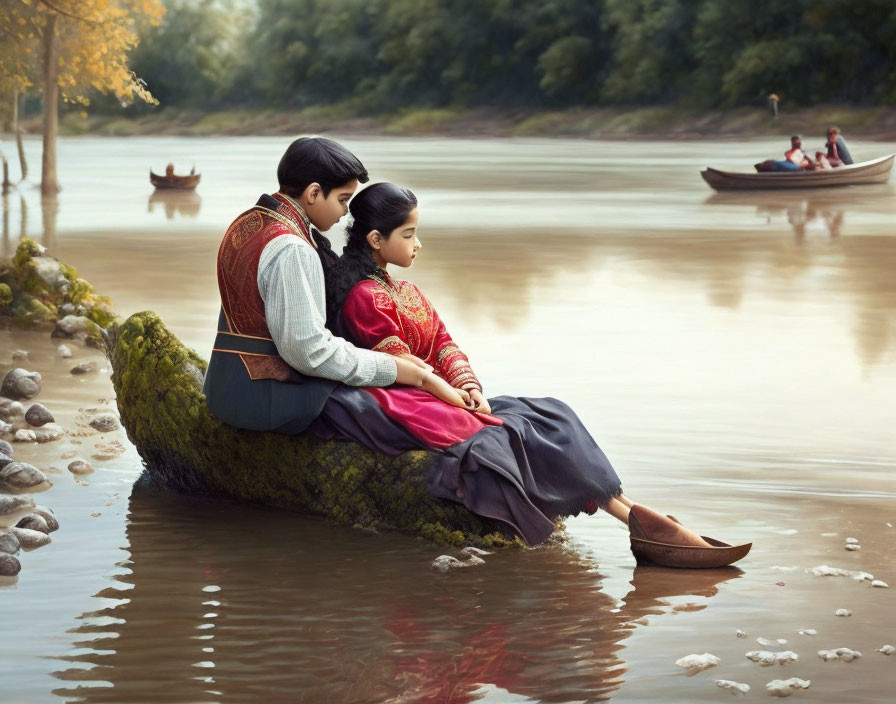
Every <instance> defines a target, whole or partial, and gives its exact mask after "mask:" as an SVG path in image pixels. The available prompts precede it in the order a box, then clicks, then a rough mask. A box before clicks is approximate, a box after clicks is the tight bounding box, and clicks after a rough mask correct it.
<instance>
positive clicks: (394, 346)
mask: <svg viewBox="0 0 896 704" xmlns="http://www.w3.org/2000/svg"><path fill="white" fill-rule="evenodd" d="M373 350H374V351H375V352H385V353H386V354H393V355H396V356H397V355H400V354H410V352H411V350H410V348H409V347H408V346H407V345H406V344H405V342H404V340H402V339H401V338H400V337H398V336H397V335H390V336H389V337H387V338H386V339H385V340H381V341H380V342H378V343H377V344H376V345H375V346H374V348H373Z"/></svg>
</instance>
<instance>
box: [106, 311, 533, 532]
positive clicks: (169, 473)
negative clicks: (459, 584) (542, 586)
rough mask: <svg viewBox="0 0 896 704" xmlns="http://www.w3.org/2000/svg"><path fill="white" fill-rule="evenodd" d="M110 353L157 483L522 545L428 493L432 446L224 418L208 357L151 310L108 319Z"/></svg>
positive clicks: (130, 425) (370, 524)
mask: <svg viewBox="0 0 896 704" xmlns="http://www.w3.org/2000/svg"><path fill="white" fill-rule="evenodd" d="M107 352H108V355H109V358H110V360H111V362H112V368H113V374H112V383H113V384H114V386H115V393H116V395H117V399H118V408H119V411H120V413H121V420H122V424H123V425H124V427H125V429H126V430H127V433H128V437H129V438H130V440H131V442H133V443H134V445H135V446H136V447H137V451H138V452H139V453H140V456H141V457H142V458H143V461H144V463H145V465H146V471H147V472H148V474H149V475H150V476H151V478H152V479H154V480H156V481H158V482H161V483H163V484H165V485H168V486H170V487H173V488H177V489H179V490H184V491H190V492H201V493H203V494H211V495H218V496H227V497H231V498H233V499H237V500H239V501H244V502H251V503H258V504H265V505H270V506H276V507H281V508H288V509H294V510H302V511H308V512H312V513H316V514H320V515H322V516H326V517H328V518H331V519H333V520H335V521H337V522H338V523H341V524H345V525H350V526H360V527H362V528H366V529H373V530H395V531H400V532H404V533H410V534H415V535H420V536H423V537H424V538H428V539H431V540H435V541H438V542H443V543H450V544H454V545H478V546H491V547H498V546H509V545H519V544H521V543H520V542H519V540H518V539H516V538H510V537H508V536H507V535H506V534H502V533H501V532H500V531H499V530H498V526H496V525H495V524H494V523H493V522H490V521H486V520H483V519H481V518H479V517H478V516H476V515H474V514H472V513H470V512H469V511H468V510H467V509H465V508H464V507H463V506H462V505H460V504H455V503H452V502H448V501H443V500H440V499H436V498H434V497H432V496H431V495H430V494H429V493H428V492H427V490H426V487H425V484H424V481H423V475H424V471H425V469H426V465H427V463H428V462H430V461H432V459H433V457H434V455H433V454H432V453H429V452H425V451H416V452H406V453H404V454H402V455H399V456H398V457H389V456H386V455H382V454H379V453H376V452H373V451H371V450H368V449H367V448H364V447H362V446H360V445H357V444H355V443H351V442H337V441H324V440H321V439H320V438H318V437H316V436H314V435H312V434H310V433H303V434H301V435H298V436H287V435H280V434H277V433H260V432H253V431H244V430H238V429H236V428H233V427H230V426H227V425H225V424H223V423H222V422H221V421H219V420H218V419H216V418H215V417H214V416H212V415H211V414H210V413H209V411H208V408H207V407H206V403H205V396H204V395H203V393H202V382H203V376H204V373H205V368H206V363H205V360H203V359H202V358H201V357H199V356H198V355H197V354H196V353H195V352H193V351H192V350H188V349H186V348H185V347H184V346H183V344H182V343H181V342H180V340H178V338H177V337H176V336H175V335H174V334H172V333H171V331H169V330H168V329H167V328H166V327H165V325H164V324H163V323H162V321H161V320H160V319H159V317H158V316H157V315H155V314H154V313H152V312H143V313H137V314H135V315H132V316H131V317H130V318H128V319H127V320H126V321H125V322H124V323H122V324H120V325H118V326H113V327H112V328H110V331H109V334H108V339H107Z"/></svg>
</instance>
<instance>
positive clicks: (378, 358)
mask: <svg viewBox="0 0 896 704" xmlns="http://www.w3.org/2000/svg"><path fill="white" fill-rule="evenodd" d="M277 179H278V181H279V184H280V187H279V190H278V191H277V192H276V193H274V194H273V195H262V196H261V197H260V198H259V199H258V202H257V203H256V204H255V205H254V206H252V207H251V208H249V210H247V211H246V212H244V213H243V214H242V215H240V216H239V217H237V219H236V220H234V221H233V223H232V224H231V225H230V227H229V228H228V229H227V232H226V233H225V235H224V238H223V240H222V241H221V246H220V248H219V250H218V288H219V291H220V294H221V314H220V316H219V320H218V335H217V337H216V338H215V344H214V348H213V350H212V355H211V359H210V361H209V365H208V370H207V372H206V375H205V384H204V387H203V390H204V392H205V395H206V403H207V404H208V407H209V410H210V411H211V412H212V413H213V414H214V415H215V416H217V417H218V418H220V419H221V420H222V421H224V422H225V423H228V424H229V425H233V426H235V427H237V428H244V429H248V430H269V431H275V432H280V433H286V434H296V433H300V432H302V431H304V430H306V429H307V428H308V426H309V425H310V424H311V423H312V422H313V421H314V420H315V418H317V416H318V415H319V414H320V412H321V409H322V408H323V407H324V406H325V405H326V404H327V402H328V399H329V398H330V396H331V394H333V393H334V390H336V389H340V393H341V394H349V395H350V394H351V393H352V392H354V393H361V392H360V391H358V390H357V389H351V388H350V387H352V386H389V385H390V384H394V383H399V384H409V385H412V386H414V385H416V386H420V385H425V379H424V372H425V369H424V368H423V367H422V366H421V365H420V364H419V363H417V362H415V361H409V360H407V359H402V358H400V357H398V356H394V355H388V354H385V353H383V352H371V351H370V350H366V349H359V348H357V347H355V346H354V345H352V344H351V343H349V342H347V341H346V340H343V339H340V338H338V337H335V336H333V335H332V334H331V333H330V331H329V330H327V328H326V325H325V321H326V307H325V298H324V267H325V266H328V265H330V264H332V263H333V262H335V261H336V260H337V256H336V254H335V253H334V252H333V251H332V249H331V247H330V242H329V240H327V238H326V237H324V236H323V235H322V234H321V233H320V230H323V231H326V230H329V229H330V228H331V227H333V225H334V224H336V222H337V221H338V220H339V219H340V218H341V217H342V216H343V215H345V214H346V213H347V212H348V205H347V204H348V201H349V198H351V196H352V195H353V194H354V192H355V189H356V188H357V187H358V183H365V182H366V181H367V180H368V177H367V170H366V169H365V168H364V165H363V164H362V163H361V162H360V161H359V160H358V158H357V157H356V156H355V155H354V154H352V153H351V152H350V151H349V150H348V149H346V148H345V147H343V146H342V145H340V144H337V143H336V142H334V141H332V140H329V139H323V138H319V137H302V138H300V139H297V140H295V141H294V142H293V143H292V144H290V146H289V148H288V149H287V150H286V153H285V154H284V155H283V158H282V159H281V160H280V164H279V166H278V168H277ZM341 384H344V385H346V386H341Z"/></svg>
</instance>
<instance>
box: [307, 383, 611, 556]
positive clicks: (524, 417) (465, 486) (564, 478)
mask: <svg viewBox="0 0 896 704" xmlns="http://www.w3.org/2000/svg"><path fill="white" fill-rule="evenodd" d="M489 404H490V405H491V407H492V414H493V415H496V416H498V417H499V418H501V420H503V421H504V424H503V425H501V426H486V427H484V428H483V429H482V430H480V431H479V432H477V433H476V434H475V435H473V436H472V437H471V438H469V439H468V440H465V441H463V442H460V443H458V444H456V445H452V446H451V447H448V448H446V449H444V450H432V449H431V448H429V447H426V446H425V445H424V444H423V443H422V442H421V441H420V440H418V439H417V438H415V437H414V436H413V435H411V434H410V433H409V432H408V431H407V430H405V429H404V428H403V427H402V426H400V425H399V424H398V423H396V422H395V421H394V420H392V419H391V418H389V417H388V416H387V415H386V414H385V413H384V412H383V411H382V410H381V409H380V406H379V405H378V404H377V403H376V401H375V400H374V398H373V397H372V396H371V395H370V394H368V393H366V392H365V391H364V390H363V389H357V388H352V387H348V386H337V387H336V389H334V390H333V392H332V394H331V395H330V398H329V400H328V401H327V402H326V404H325V405H324V408H323V411H322V412H321V414H320V416H319V417H318V418H317V420H316V421H315V422H314V423H313V424H312V425H311V428H310V429H311V430H312V432H314V433H315V434H317V435H319V436H320V437H323V438H325V439H335V440H352V441H354V442H357V443H359V444H361V445H364V446H365V447H368V448H370V449H372V450H376V451H378V452H383V453H385V454H389V455H398V454H401V453H402V452H406V451H408V450H431V451H432V452H434V453H436V455H437V456H436V458H435V461H434V462H433V463H431V464H430V465H429V466H428V469H427V475H426V477H425V479H426V485H427V488H428V490H429V492H430V493H431V494H433V495H434V496H437V497H439V498H442V499H447V500H449V501H457V502H460V503H462V504H463V505H464V506H466V507H467V508H468V509H469V510H470V511H472V512H473V513H475V514H478V515H480V516H484V517H487V518H492V519H496V520H499V521H502V522H504V523H506V524H508V525H510V526H512V527H513V529H514V530H515V531H516V532H517V533H518V534H519V536H520V537H521V538H522V539H523V540H524V541H525V542H526V543H527V544H529V545H536V544H537V543H540V542H542V541H543V540H544V539H545V538H547V537H548V536H549V535H550V534H551V533H552V532H553V530H554V519H557V518H560V517H564V516H571V515H576V514H577V513H580V512H582V511H585V512H587V513H594V512H595V511H596V510H597V509H598V508H599V507H601V506H604V505H606V504H607V502H608V501H609V500H610V499H611V498H612V497H614V496H617V495H618V494H620V493H621V491H622V487H621V485H620V481H619V477H617V476H616V472H615V471H614V470H613V466H612V465H611V464H610V461H609V460H608V459H607V457H606V455H604V453H603V452H602V451H601V449H600V448H599V447H598V446H597V443H596V442H595V441H594V438H592V437H591V435H590V434H589V433H588V431H587V430H586V429H585V426H584V425H582V422H581V421H580V420H579V418H578V416H577V415H576V414H575V412H574V411H573V410H572V409H571V408H570V407H569V406H567V405H566V404H565V403H563V402H562V401H558V400H557V399H554V398H517V397H514V396H497V397H495V398H493V399H489Z"/></svg>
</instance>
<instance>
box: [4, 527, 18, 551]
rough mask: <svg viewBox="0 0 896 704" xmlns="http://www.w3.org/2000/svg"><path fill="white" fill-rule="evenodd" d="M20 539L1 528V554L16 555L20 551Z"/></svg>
mask: <svg viewBox="0 0 896 704" xmlns="http://www.w3.org/2000/svg"><path fill="white" fill-rule="evenodd" d="M19 547H21V546H20V545H19V539H18V538H17V537H16V536H15V535H13V533H11V532H10V531H9V530H7V529H4V528H0V552H5V553H7V554H8V555H15V554H16V553H17V552H18V551H19Z"/></svg>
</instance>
